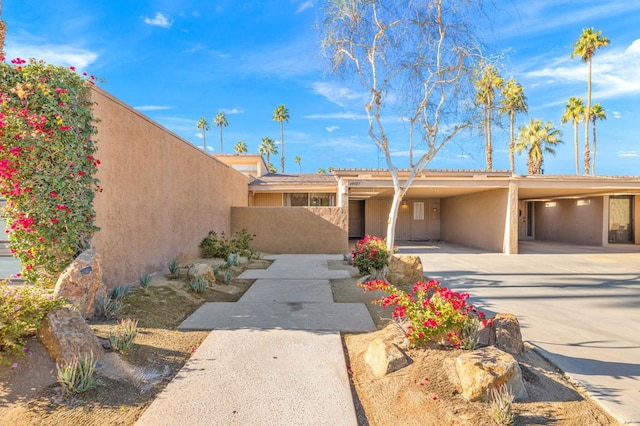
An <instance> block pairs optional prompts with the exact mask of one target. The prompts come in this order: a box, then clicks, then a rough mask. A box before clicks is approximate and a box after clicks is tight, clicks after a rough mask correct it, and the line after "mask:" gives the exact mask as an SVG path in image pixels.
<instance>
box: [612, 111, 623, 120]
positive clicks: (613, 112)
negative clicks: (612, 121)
mask: <svg viewBox="0 0 640 426" xmlns="http://www.w3.org/2000/svg"><path fill="white" fill-rule="evenodd" d="M611 115H613V118H621V117H622V113H621V112H620V111H612V112H611Z"/></svg>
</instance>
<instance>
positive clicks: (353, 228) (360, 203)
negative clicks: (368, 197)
mask: <svg viewBox="0 0 640 426" xmlns="http://www.w3.org/2000/svg"><path fill="white" fill-rule="evenodd" d="M362 237H364V200H349V238H362Z"/></svg>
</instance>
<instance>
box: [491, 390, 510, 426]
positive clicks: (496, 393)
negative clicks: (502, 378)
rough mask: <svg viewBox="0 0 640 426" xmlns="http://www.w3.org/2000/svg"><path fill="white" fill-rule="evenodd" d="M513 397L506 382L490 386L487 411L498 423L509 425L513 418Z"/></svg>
mask: <svg viewBox="0 0 640 426" xmlns="http://www.w3.org/2000/svg"><path fill="white" fill-rule="evenodd" d="M514 399H515V397H514V395H513V393H512V392H511V389H509V386H507V384H506V383H505V384H503V385H502V386H500V387H498V388H491V391H490V392H489V411H490V414H491V417H492V418H493V420H494V421H495V422H496V423H497V424H499V425H505V426H509V425H512V424H513V422H514V420H515V415H514V414H513V408H512V405H513V401H514Z"/></svg>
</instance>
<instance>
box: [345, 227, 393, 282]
mask: <svg viewBox="0 0 640 426" xmlns="http://www.w3.org/2000/svg"><path fill="white" fill-rule="evenodd" d="M390 255H391V253H390V252H389V250H388V249H387V243H386V242H385V240H384V239H383V238H380V237H374V236H371V235H366V236H365V237H364V238H363V239H361V240H360V241H358V242H357V243H356V245H355V248H354V250H353V251H352V252H351V257H352V258H353V264H354V266H355V267H356V268H358V272H360V274H361V275H369V274H379V273H380V272H381V271H383V270H384V268H386V267H387V266H389V256H390Z"/></svg>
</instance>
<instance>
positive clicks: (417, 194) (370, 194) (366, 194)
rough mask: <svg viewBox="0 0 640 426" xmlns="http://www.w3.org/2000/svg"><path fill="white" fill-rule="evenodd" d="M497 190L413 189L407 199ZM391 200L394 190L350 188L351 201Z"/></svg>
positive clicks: (467, 188) (454, 195)
mask: <svg viewBox="0 0 640 426" xmlns="http://www.w3.org/2000/svg"><path fill="white" fill-rule="evenodd" d="M492 189H497V188H469V187H466V188H464V187H436V188H434V187H431V188H426V187H411V188H409V191H407V195H405V198H409V199H417V198H449V197H456V196H459V195H467V194H475V193H478V192H483V191H489V190H492ZM374 197H375V198H391V197H393V188H354V187H351V188H349V199H351V200H358V199H360V200H362V199H367V198H374Z"/></svg>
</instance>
